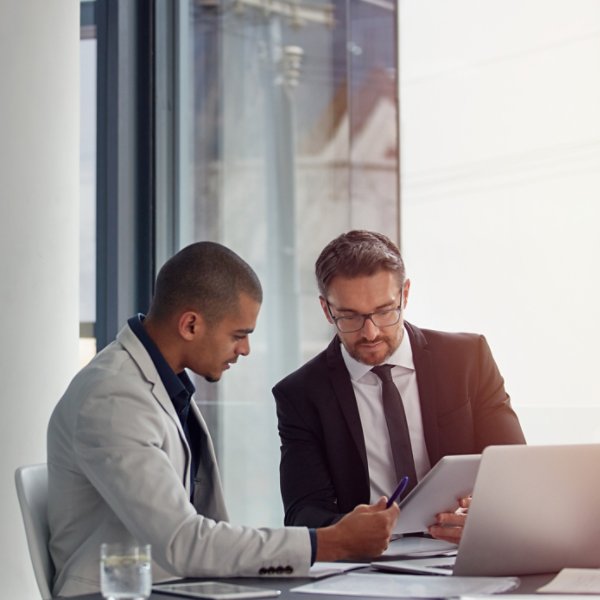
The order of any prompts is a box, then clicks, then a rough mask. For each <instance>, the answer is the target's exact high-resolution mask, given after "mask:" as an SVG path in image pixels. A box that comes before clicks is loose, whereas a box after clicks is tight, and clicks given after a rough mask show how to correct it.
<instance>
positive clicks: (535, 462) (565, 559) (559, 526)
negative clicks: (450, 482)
mask: <svg viewBox="0 0 600 600" xmlns="http://www.w3.org/2000/svg"><path fill="white" fill-rule="evenodd" d="M372 566H374V567H376V568H378V569H381V570H386V571H395V572H405V573H428V574H438V575H451V574H454V575H484V576H493V575H532V574H537V573H554V572H557V571H559V570H560V569H562V568H564V567H592V568H598V567H600V444H574V445H561V446H521V445H518V446H490V447H489V448H487V449H486V450H485V451H484V452H483V454H482V458H481V463H480V466H479V472H478V475H477V479H476V482H475V488H474V490H473V501H472V503H471V507H470V509H469V515H468V517H467V522H466V525H465V529H464V532H463V536H462V540H461V542H460V545H459V547H458V553H457V556H456V558H455V559H453V558H452V557H440V558H424V559H415V560H400V561H385V562H374V563H372Z"/></svg>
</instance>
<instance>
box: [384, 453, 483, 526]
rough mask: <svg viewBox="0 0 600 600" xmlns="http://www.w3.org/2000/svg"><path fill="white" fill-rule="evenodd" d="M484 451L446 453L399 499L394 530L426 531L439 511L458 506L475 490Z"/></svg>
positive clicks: (453, 508)
mask: <svg viewBox="0 0 600 600" xmlns="http://www.w3.org/2000/svg"><path fill="white" fill-rule="evenodd" d="M480 460H481V454H462V455H452V456H444V457H443V458H442V459H441V460H440V461H438V462H437V463H436V464H435V465H434V467H433V468H432V469H431V471H429V473H427V475H425V477H423V479H421V481H419V483H418V484H417V486H416V487H415V488H413V489H412V490H411V492H410V493H409V494H408V495H407V496H406V498H404V499H403V500H402V502H400V517H399V518H398V521H397V523H396V527H395V528H394V531H393V533H394V534H396V535H397V534H402V533H417V532H422V531H427V528H428V527H429V526H430V525H432V524H433V523H435V516H436V515H437V514H438V513H440V512H448V511H453V510H455V509H456V508H458V499H459V498H463V497H465V496H468V495H470V494H471V493H472V492H473V486H474V485H475V478H476V477H477V470H478V468H479V461H480Z"/></svg>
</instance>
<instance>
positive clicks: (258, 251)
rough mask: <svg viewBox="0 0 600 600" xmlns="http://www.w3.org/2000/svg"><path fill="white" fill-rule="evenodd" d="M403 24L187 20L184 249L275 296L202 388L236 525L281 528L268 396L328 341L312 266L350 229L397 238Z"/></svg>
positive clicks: (312, 11)
mask: <svg viewBox="0 0 600 600" xmlns="http://www.w3.org/2000/svg"><path fill="white" fill-rule="evenodd" d="M395 20H396V12H395V3H393V2H386V1H385V0H383V1H382V0H378V1H377V2H372V1H353V2H346V1H344V2H342V1H334V2H317V1H313V2H308V1H306V2H286V1H281V2H267V1H263V0H241V1H238V2H226V3H225V2H222V3H214V2H205V1H197V2H194V3H193V4H191V5H190V20H189V23H188V27H189V29H188V31H189V33H188V34H187V35H184V36H182V39H189V40H190V42H189V46H188V47H187V48H185V49H184V50H185V51H187V56H188V57H189V61H190V68H189V72H190V74H192V75H191V76H192V81H193V84H192V86H191V88H192V89H191V94H190V96H191V97H190V99H189V106H188V107H187V110H188V123H187V125H188V127H189V131H192V132H193V134H192V139H191V140H190V146H191V147H192V148H193V150H192V152H191V158H190V161H191V164H192V165H193V167H192V171H193V173H192V178H193V183H192V193H190V194H188V197H181V198H179V202H180V214H181V215H182V223H181V228H180V243H181V245H183V244H185V243H187V242H189V241H191V240H198V239H210V240H216V241H220V242H223V243H225V244H226V245H228V246H230V247H231V248H233V249H234V250H236V251H237V252H239V253H240V254H241V255H242V256H243V257H244V258H245V259H246V260H248V261H249V262H250V264H251V265H252V266H253V267H254V268H255V269H256V270H257V272H258V274H259V276H260V278H261V281H262V283H263V287H264V292H265V301H264V304H263V308H262V311H261V315H260V317H259V321H258V327H257V331H256V333H254V334H253V335H252V339H251V344H252V354H251V356H250V357H249V358H246V359H243V360H241V361H239V362H238V364H236V365H235V367H234V369H232V371H230V372H228V373H227V374H226V376H225V377H224V378H223V381H222V383H220V384H219V385H218V386H215V385H211V384H206V383H205V382H202V381H199V382H198V387H199V391H198V394H197V399H198V400H199V401H200V403H201V404H202V412H203V414H204V415H205V417H206V418H207V420H208V421H209V427H210V429H211V431H212V432H213V435H214V437H215V440H216V444H217V451H218V454H219V460H220V464H221V467H222V470H223V475H224V484H225V491H226V494H227V498H228V503H229V506H230V509H231V512H232V517H233V520H234V521H237V522H244V523H249V524H262V525H264V524H272V525H280V524H281V523H282V512H283V511H282V508H281V500H280V496H279V482H278V463H279V440H278V436H277V430H276V419H275V410H274V403H273V401H272V397H271V392H270V389H271V387H272V386H273V385H274V383H276V381H278V380H279V379H280V378H281V377H282V376H284V375H285V374H287V373H288V372H290V371H292V370H294V369H295V368H297V367H298V366H299V365H300V364H301V363H303V362H304V361H305V360H307V359H308V358H309V357H311V356H313V355H315V354H316V353H317V352H318V351H320V350H321V349H323V348H324V347H325V346H326V344H327V343H328V341H329V339H330V337H331V336H332V334H333V332H332V331H331V329H330V328H329V326H328V324H327V323H326V321H325V319H324V317H323V315H322V314H321V310H320V307H319V303H318V300H317V291H316V285H315V284H314V275H313V265H314V261H315V259H316V258H317V255H318V253H319V252H320V250H321V249H322V248H323V246H324V245H325V244H326V243H327V242H329V241H330V240H331V239H332V238H333V237H335V236H336V235H337V234H339V233H340V232H342V231H346V230H348V229H349V228H352V227H360V228H372V229H377V230H379V231H383V232H385V233H387V234H389V235H390V236H391V237H393V238H397V232H398V190H397V178H398V149H397V122H398V119H397V102H396V98H397V94H396V55H397V52H396V39H395V29H396V27H395ZM182 110H183V111H184V113H185V110H186V108H185V107H183V108H182Z"/></svg>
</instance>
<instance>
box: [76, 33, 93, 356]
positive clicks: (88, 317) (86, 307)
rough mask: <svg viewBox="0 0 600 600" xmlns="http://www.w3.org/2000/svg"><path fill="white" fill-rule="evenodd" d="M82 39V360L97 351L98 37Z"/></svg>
mask: <svg viewBox="0 0 600 600" xmlns="http://www.w3.org/2000/svg"><path fill="white" fill-rule="evenodd" d="M84 31H85V32H87V34H86V37H84V39H82V40H81V42H80V98H81V101H80V106H81V110H80V160H79V193H80V204H79V210H80V213H79V221H80V225H79V227H80V229H79V321H80V323H81V326H80V329H81V332H80V339H79V359H80V364H81V365H82V366H83V365H84V364H86V363H87V362H88V361H89V360H90V358H92V356H94V354H95V353H96V340H95V338H94V332H93V326H94V323H95V321H96V39H95V37H94V34H95V31H94V28H93V27H89V26H85V27H82V34H83V32H84Z"/></svg>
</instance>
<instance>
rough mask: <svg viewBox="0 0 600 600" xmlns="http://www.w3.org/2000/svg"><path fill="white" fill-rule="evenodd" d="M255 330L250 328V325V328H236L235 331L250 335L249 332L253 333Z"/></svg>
mask: <svg viewBox="0 0 600 600" xmlns="http://www.w3.org/2000/svg"><path fill="white" fill-rule="evenodd" d="M253 331H254V329H252V328H250V327H249V328H247V329H236V330H235V331H234V333H237V334H245V335H249V334H250V333H252V332H253Z"/></svg>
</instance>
